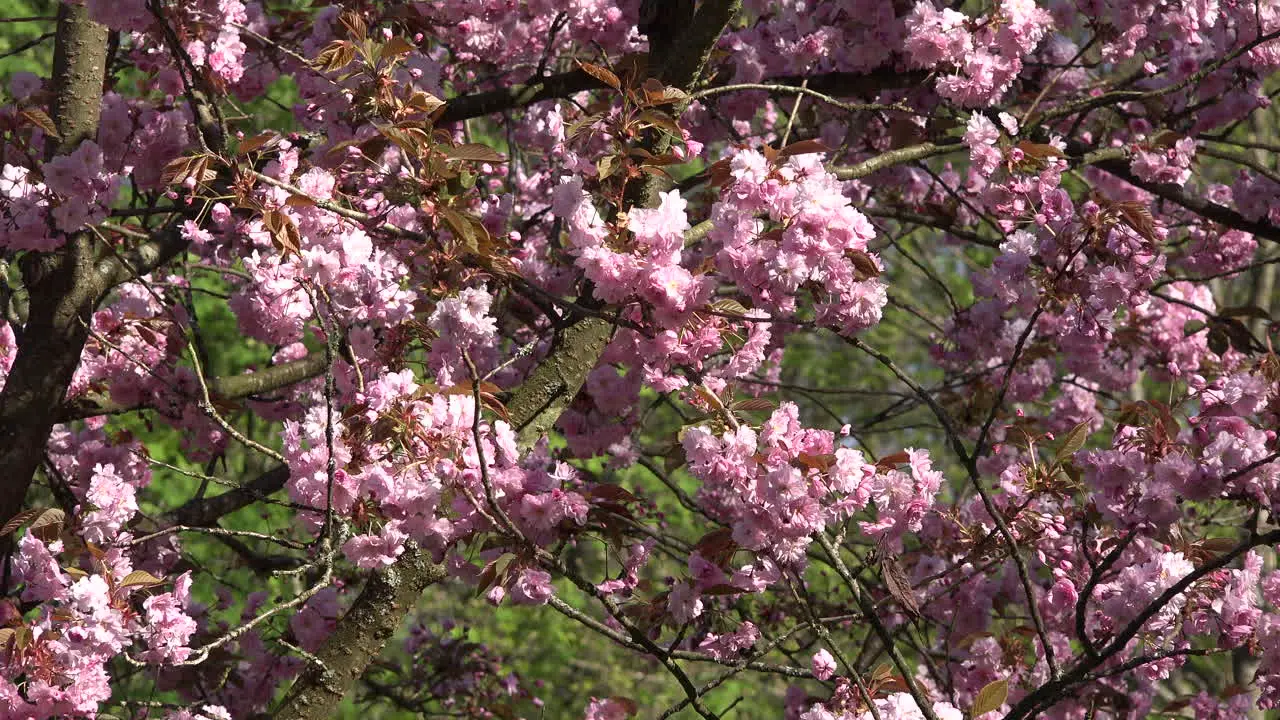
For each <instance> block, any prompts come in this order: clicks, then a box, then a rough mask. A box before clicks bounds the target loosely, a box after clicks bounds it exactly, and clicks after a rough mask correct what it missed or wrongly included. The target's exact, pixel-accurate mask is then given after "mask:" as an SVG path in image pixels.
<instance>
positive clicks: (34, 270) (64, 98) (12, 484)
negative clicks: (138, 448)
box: [0, 4, 107, 521]
mask: <svg viewBox="0 0 1280 720" xmlns="http://www.w3.org/2000/svg"><path fill="white" fill-rule="evenodd" d="M55 42H56V46H55V49H54V71H53V87H54V99H53V108H52V109H53V122H54V124H55V125H56V126H57V128H58V135H59V137H58V138H57V139H56V141H53V142H50V147H49V151H48V153H47V156H48V157H53V156H54V155H60V154H67V153H69V152H71V151H73V150H74V149H75V148H76V147H78V146H79V145H80V143H81V142H83V141H84V140H87V139H92V138H94V137H95V136H96V135H97V131H98V116H99V110H100V108H101V104H102V83H103V78H104V72H105V68H106V58H107V29H106V28H105V27H103V26H102V25H99V24H98V23H96V22H94V21H93V20H91V19H90V18H89V11H88V9H87V8H85V7H84V6H81V5H73V4H59V6H58V29H57V36H56V41H55ZM94 256H95V247H94V243H93V238H92V236H91V235H89V234H88V233H80V234H77V235H75V236H73V237H70V238H68V239H67V242H66V244H65V245H64V246H63V247H61V248H59V249H58V250H55V251H52V252H48V253H30V254H28V255H27V256H25V257H24V258H23V262H22V274H23V282H24V284H25V286H26V287H27V289H28V291H29V293H30V313H29V315H28V318H27V323H26V325H25V326H24V327H23V328H22V335H21V337H22V340H21V341H20V342H19V344H18V352H17V356H16V357H15V358H14V362H13V367H12V368H11V369H10V371H9V376H8V378H7V380H6V381H5V386H4V390H3V391H2V392H0V468H3V472H0V521H3V520H7V519H8V518H10V517H12V516H14V515H16V514H17V513H18V511H19V510H21V508H22V504H23V501H24V499H25V497H26V494H27V488H28V487H30V485H31V480H32V477H33V476H34V474H35V471H36V468H37V466H38V465H39V464H40V459H41V457H42V456H43V454H44V447H45V443H46V442H47V441H48V438H49V432H50V430H52V429H53V425H54V423H56V422H57V421H58V415H59V412H60V408H61V406H62V400H63V398H64V397H65V395H66V391H67V387H68V386H69V385H70V383H71V377H72V375H73V374H74V373H75V370H76V367H77V365H79V362H80V352H81V350H83V349H84V343H85V339H86V338H87V337H88V323H89V321H90V318H91V316H92V314H93V310H94V308H95V307H96V306H97V303H98V300H99V299H100V298H101V297H102V294H103V293H104V292H105V290H106V289H105V287H104V285H105V283H104V282H103V280H102V278H101V276H100V275H99V273H98V272H97V271H96V268H95V267H94V260H95V257H94Z"/></svg>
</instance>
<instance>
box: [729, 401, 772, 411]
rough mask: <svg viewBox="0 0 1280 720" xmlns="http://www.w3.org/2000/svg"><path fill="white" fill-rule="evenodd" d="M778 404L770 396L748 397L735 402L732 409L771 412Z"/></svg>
mask: <svg viewBox="0 0 1280 720" xmlns="http://www.w3.org/2000/svg"><path fill="white" fill-rule="evenodd" d="M777 406H778V405H777V403H775V402H774V401H772V400H770V399H768V398H747V399H746V400H739V401H738V402H736V403H734V404H733V407H732V409H734V410H742V411H746V412H771V411H772V410H773V409H774V408H776V407H777Z"/></svg>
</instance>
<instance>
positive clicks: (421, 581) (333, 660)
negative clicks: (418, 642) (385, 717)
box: [275, 549, 445, 720]
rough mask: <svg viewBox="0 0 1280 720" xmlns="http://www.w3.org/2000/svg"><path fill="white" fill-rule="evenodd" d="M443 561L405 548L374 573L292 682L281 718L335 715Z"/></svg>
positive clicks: (439, 572)
mask: <svg viewBox="0 0 1280 720" xmlns="http://www.w3.org/2000/svg"><path fill="white" fill-rule="evenodd" d="M444 575H445V570H444V566H443V565H437V564H435V563H432V562H431V561H430V559H429V558H428V557H427V556H426V554H425V553H423V552H422V551H421V550H417V549H406V550H405V552H404V554H403V555H401V556H400V558H399V559H398V560H396V562H395V563H394V564H392V565H391V566H390V567H388V568H387V569H385V570H382V571H380V572H377V573H374V575H373V577H371V578H369V581H368V582H367V583H365V586H364V589H363V590H361V591H360V596H359V597H358V598H356V601H355V604H354V605H352V606H351V609H350V610H348V611H347V614H346V615H344V616H343V617H342V620H341V621H340V622H339V623H338V627H337V629H336V630H334V632H333V634H332V635H330V636H329V639H328V640H326V641H325V644H324V646H323V647H322V648H320V650H318V651H317V652H316V653H315V657H316V658H317V659H319V660H320V662H321V663H323V665H320V664H317V663H314V662H311V663H310V664H309V666H308V667H307V669H306V670H304V671H303V673H302V675H301V676H300V677H299V678H298V680H297V681H296V682H295V683H294V684H293V688H292V689H291V690H290V691H289V694H288V696H286V697H285V700H284V704H283V705H282V706H281V707H280V709H279V710H277V711H276V714H275V717H276V718H279V720H306V719H309V718H311V719H315V720H319V719H320V718H329V717H333V714H334V711H335V710H336V709H337V707H338V704H339V703H341V702H342V698H343V697H345V696H346V694H347V692H348V691H349V690H350V689H351V686H352V685H354V684H355V682H356V680H358V679H360V676H361V675H363V674H364V671H365V668H366V667H368V665H369V663H371V662H373V660H374V658H376V657H378V655H379V654H380V653H381V652H382V648H383V647H384V646H385V645H386V644H387V641H388V640H390V639H391V636H392V635H394V634H395V631H396V628H398V627H400V622H401V621H402V620H404V616H405V615H406V614H408V613H409V611H410V610H412V609H413V607H414V605H415V604H416V603H417V601H418V596H419V595H421V594H422V591H423V590H424V589H426V587H427V586H428V585H431V584H433V583H436V582H439V581H440V580H442V579H444Z"/></svg>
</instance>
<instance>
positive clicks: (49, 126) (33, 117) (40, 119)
mask: <svg viewBox="0 0 1280 720" xmlns="http://www.w3.org/2000/svg"><path fill="white" fill-rule="evenodd" d="M18 114H19V115H21V116H22V117H24V118H26V119H27V122H29V123H31V124H32V125H35V126H36V127H38V128H40V129H41V130H43V131H44V134H45V135H48V136H49V137H51V138H53V139H55V140H56V139H58V138H59V137H61V136H60V135H58V126H57V125H54V124H53V118H51V117H49V115H48V114H46V113H45V111H43V110H41V109H40V108H27V109H26V110H23V111H22V112H20V113H18Z"/></svg>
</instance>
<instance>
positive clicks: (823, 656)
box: [809, 648, 836, 680]
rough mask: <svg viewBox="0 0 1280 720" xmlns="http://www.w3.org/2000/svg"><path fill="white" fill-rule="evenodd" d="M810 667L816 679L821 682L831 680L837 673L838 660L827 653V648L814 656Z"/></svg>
mask: <svg viewBox="0 0 1280 720" xmlns="http://www.w3.org/2000/svg"><path fill="white" fill-rule="evenodd" d="M809 667H810V668H812V670H813V676H814V677H816V678H818V679H819V680H829V679H831V676H832V675H834V674H835V672H836V659H835V658H834V657H832V656H831V653H829V652H827V650H826V648H823V649H822V650H819V651H818V652H816V653H814V654H813V659H812V660H811V661H810V663H809Z"/></svg>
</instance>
